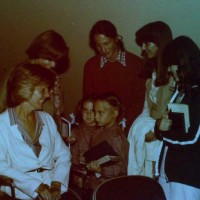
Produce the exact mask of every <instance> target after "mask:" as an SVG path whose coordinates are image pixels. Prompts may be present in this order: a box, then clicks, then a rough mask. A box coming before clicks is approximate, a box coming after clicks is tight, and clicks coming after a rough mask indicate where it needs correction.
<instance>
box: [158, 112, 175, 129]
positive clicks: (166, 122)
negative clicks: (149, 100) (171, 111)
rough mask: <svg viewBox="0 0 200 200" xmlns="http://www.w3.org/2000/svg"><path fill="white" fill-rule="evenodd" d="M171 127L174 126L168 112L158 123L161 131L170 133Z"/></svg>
mask: <svg viewBox="0 0 200 200" xmlns="http://www.w3.org/2000/svg"><path fill="white" fill-rule="evenodd" d="M171 126H172V120H171V119H169V116H168V111H167V112H165V113H164V114H163V116H162V118H161V120H160V121H159V122H158V128H159V129H160V130H161V131H168V130H170V128H171Z"/></svg>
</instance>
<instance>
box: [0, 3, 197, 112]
mask: <svg viewBox="0 0 200 200" xmlns="http://www.w3.org/2000/svg"><path fill="white" fill-rule="evenodd" d="M0 3H1V4H0V47H1V49H0V84H1V88H2V87H3V80H4V79H5V77H6V73H7V72H8V71H9V69H10V68H11V67H12V66H14V65H15V64H16V63H18V62H20V61H21V60H22V59H24V58H25V54H24V50H25V49H26V47H27V46H28V45H29V44H30V42H31V40H32V39H33V38H34V37H35V36H36V35H38V34H39V33H40V32H43V31H45V30H48V29H54V30H56V31H58V32H60V33H61V34H62V35H63V36H64V38H65V40H66V42H67V43H68V45H69V47H70V57H71V67H70V69H69V71H68V72H67V73H66V74H64V75H63V77H62V84H63V88H64V94H65V111H66V113H71V112H73V111H74V108H75V105H76V104H77V102H78V100H79V99H80V98H81V95H82V75H83V65H84V62H85V61H86V60H87V59H88V58H89V57H91V56H92V55H93V51H92V50H91V49H90V48H89V46H88V33H89V30H90V28H91V26H92V25H93V23H95V22H96V21H97V20H99V19H108V20H111V21H112V22H113V23H114V24H115V25H116V26H117V28H118V32H119V34H121V35H122V36H123V37H124V42H125V46H126V48H127V50H129V51H132V52H135V54H137V55H139V53H140V49H139V48H138V47H137V45H136V44H135V42H134V33H135V31H136V30H137V29H138V28H140V27H141V26H143V25H144V24H146V23H149V22H152V21H156V20H162V21H164V22H166V23H168V24H169V25H170V26H171V28H172V30H173V33H174V36H178V35H183V34H184V35H188V36H190V37H192V38H193V39H194V40H195V42H197V44H198V45H200V31H199V30H200V29H199V27H200V20H199V19H200V12H199V10H200V1H199V0H124V1H122V0H1V2H0ZM0 95H1V96H2V95H3V92H2V89H1V92H0Z"/></svg>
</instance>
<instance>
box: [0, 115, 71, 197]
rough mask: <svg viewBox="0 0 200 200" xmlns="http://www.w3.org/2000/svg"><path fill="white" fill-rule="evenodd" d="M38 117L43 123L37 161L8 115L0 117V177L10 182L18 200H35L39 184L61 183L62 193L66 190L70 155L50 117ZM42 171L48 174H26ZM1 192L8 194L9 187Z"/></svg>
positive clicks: (3, 188)
mask: <svg viewBox="0 0 200 200" xmlns="http://www.w3.org/2000/svg"><path fill="white" fill-rule="evenodd" d="M39 115H40V117H41V118H42V120H43V122H44V126H43V129H42V132H41V135H40V138H39V142H40V144H41V146H42V149H41V152H40V154H39V157H37V156H36V155H35V153H34V152H33V150H32V149H31V148H30V147H29V146H28V145H27V143H26V142H25V141H24V140H23V138H22V135H21V133H20V131H19V130H18V126H17V125H12V126H11V125H10V120H9V115H8V111H5V112H4V113H2V114H1V115H0V174H1V175H5V176H9V177H11V178H13V180H14V185H15V187H16V188H17V189H16V190H15V192H16V198H19V199H33V198H35V197H36V196H37V193H36V192H35V190H36V189H37V187H38V186H39V185H40V184H41V183H45V184H48V185H50V184H51V181H59V182H61V191H62V192H61V193H63V192H66V191H67V190H68V182H69V171H70V166H71V155H70V151H69V149H68V147H67V146H66V145H65V143H64V142H63V140H62V138H61V137H60V134H59V133H58V131H57V127H56V125H55V122H54V120H53V119H52V117H51V116H50V115H49V114H47V113H45V112H39ZM41 167H42V168H46V169H49V170H46V171H44V172H42V173H38V172H28V171H30V170H33V169H37V168H41ZM1 190H2V191H4V192H7V193H8V194H9V193H10V190H9V188H8V187H2V188H1Z"/></svg>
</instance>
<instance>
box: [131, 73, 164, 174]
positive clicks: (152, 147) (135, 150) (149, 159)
mask: <svg viewBox="0 0 200 200" xmlns="http://www.w3.org/2000/svg"><path fill="white" fill-rule="evenodd" d="M155 78H156V77H155V73H153V74H152V81H151V82H152V83H151V89H150V92H149V99H150V100H151V101H152V102H153V103H154V104H157V92H158V89H159V88H158V87H155V85H154V81H155ZM155 122H156V120H155V119H153V118H152V117H151V116H150V110H149V106H148V103H147V92H146V96H145V102H144V107H143V111H142V113H141V114H140V115H139V116H138V117H137V118H136V120H135V121H134V122H133V124H132V126H131V128H130V130H129V134H128V141H129V144H130V146H129V157H128V175H144V176H149V177H154V175H155V174H154V173H155V169H154V167H155V165H153V162H154V161H157V160H158V156H159V155H158V154H159V147H160V141H159V140H155V141H152V142H150V143H147V142H145V135H146V133H148V132H149V131H152V132H154V126H155Z"/></svg>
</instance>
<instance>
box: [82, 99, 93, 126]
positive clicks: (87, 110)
mask: <svg viewBox="0 0 200 200" xmlns="http://www.w3.org/2000/svg"><path fill="white" fill-rule="evenodd" d="M82 118H83V122H84V124H85V125H87V126H95V125H96V122H95V114H94V104H93V102H91V101H86V102H84V103H83V108H82Z"/></svg>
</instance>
